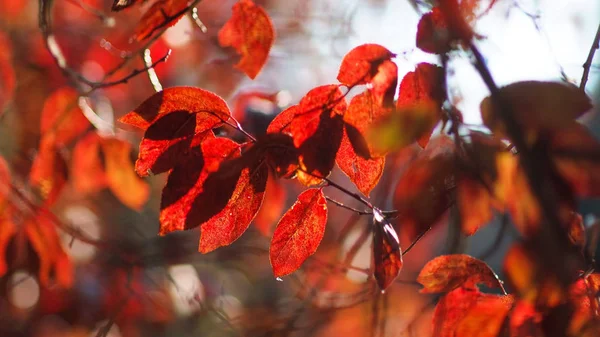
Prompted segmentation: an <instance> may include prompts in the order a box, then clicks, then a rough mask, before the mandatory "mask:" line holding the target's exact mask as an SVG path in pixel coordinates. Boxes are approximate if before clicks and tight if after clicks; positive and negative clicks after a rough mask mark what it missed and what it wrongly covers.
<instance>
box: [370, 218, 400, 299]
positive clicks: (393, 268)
mask: <svg viewBox="0 0 600 337" xmlns="http://www.w3.org/2000/svg"><path fill="white" fill-rule="evenodd" d="M373 212H374V213H375V215H374V216H373V220H374V221H373V222H374V223H373V259H374V262H375V272H374V274H375V280H376V281H377V285H379V289H381V290H385V289H387V288H388V287H389V286H390V285H391V284H392V282H394V280H395V279H396V277H398V274H400V270H402V264H403V262H402V249H401V248H400V240H399V239H398V234H396V230H395V229H394V227H392V225H391V224H390V222H389V221H388V220H387V219H385V218H384V217H383V216H382V214H381V213H380V211H379V210H376V209H375V210H373Z"/></svg>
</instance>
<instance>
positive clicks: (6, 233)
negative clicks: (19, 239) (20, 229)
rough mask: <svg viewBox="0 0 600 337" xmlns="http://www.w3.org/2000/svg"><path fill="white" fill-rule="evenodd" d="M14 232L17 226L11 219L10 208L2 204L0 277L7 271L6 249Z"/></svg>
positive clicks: (0, 215)
mask: <svg viewBox="0 0 600 337" xmlns="http://www.w3.org/2000/svg"><path fill="white" fill-rule="evenodd" d="M15 234H17V226H15V224H14V222H13V219H12V210H11V208H9V207H6V206H4V205H3V206H2V209H1V210H0V277H2V276H4V274H6V272H7V271H8V266H7V259H6V249H7V248H8V244H9V243H10V241H11V239H12V238H13V237H14V236H15Z"/></svg>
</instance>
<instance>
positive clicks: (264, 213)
mask: <svg viewBox="0 0 600 337" xmlns="http://www.w3.org/2000/svg"><path fill="white" fill-rule="evenodd" d="M286 196H287V192H286V189H285V188H284V187H283V186H282V185H281V183H279V181H278V180H277V179H275V178H274V177H273V176H269V179H268V180H267V186H266V191H265V197H264V200H263V204H264V205H265V207H261V208H260V210H259V211H258V213H257V214H256V217H255V218H254V227H256V229H258V231H259V232H260V233H261V234H262V235H264V236H271V234H272V232H273V227H274V225H275V223H276V221H277V220H278V219H280V217H281V214H282V213H283V210H284V207H285V202H286Z"/></svg>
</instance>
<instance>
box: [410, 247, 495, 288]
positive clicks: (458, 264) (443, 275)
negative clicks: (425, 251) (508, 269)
mask: <svg viewBox="0 0 600 337" xmlns="http://www.w3.org/2000/svg"><path fill="white" fill-rule="evenodd" d="M417 282H419V283H421V284H422V285H423V287H424V288H423V289H421V292H422V293H443V292H449V291H452V290H454V289H456V288H458V287H463V288H469V289H476V288H477V284H485V285H486V286H488V287H490V288H494V287H498V286H500V280H499V279H498V276H496V274H495V273H494V272H493V271H492V269H491V268H490V267H489V266H488V265H487V264H486V263H485V262H483V261H481V260H478V259H476V258H474V257H471V256H469V255H466V254H453V255H442V256H438V257H436V258H435V259H433V260H431V261H429V262H427V264H426V265H425V267H423V269H421V272H420V273H419V276H418V277H417Z"/></svg>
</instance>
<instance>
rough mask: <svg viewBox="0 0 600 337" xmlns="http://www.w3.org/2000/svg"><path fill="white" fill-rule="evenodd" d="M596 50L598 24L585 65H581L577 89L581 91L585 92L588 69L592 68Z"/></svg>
mask: <svg viewBox="0 0 600 337" xmlns="http://www.w3.org/2000/svg"><path fill="white" fill-rule="evenodd" d="M598 49H600V24H598V30H596V37H594V42H593V43H592V47H591V48H590V52H589V53H588V57H587V59H586V60H585V63H584V64H583V75H581V83H580V84H579V88H580V89H581V90H585V85H586V84H587V81H588V77H589V76H590V69H591V68H592V61H593V60H594V54H595V53H596V50H598Z"/></svg>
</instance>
